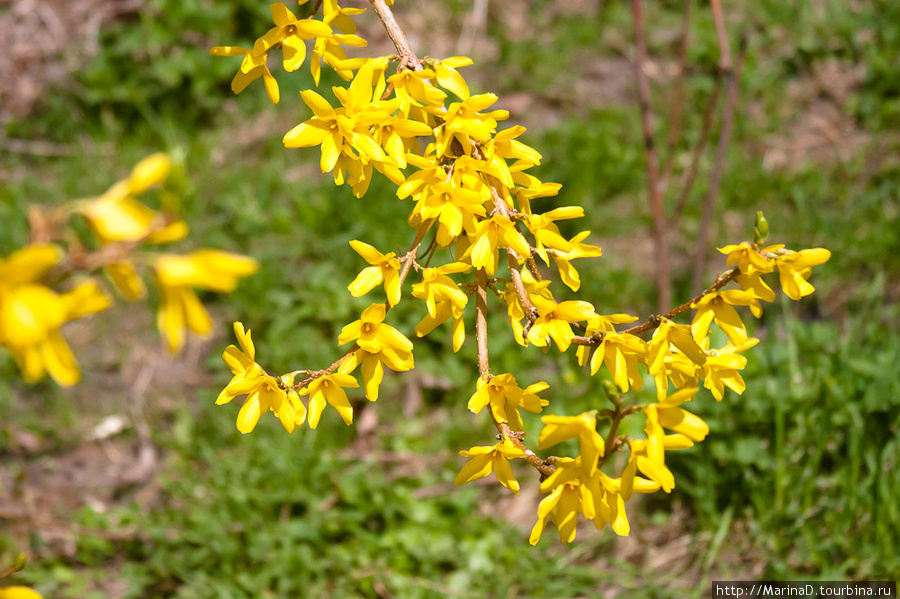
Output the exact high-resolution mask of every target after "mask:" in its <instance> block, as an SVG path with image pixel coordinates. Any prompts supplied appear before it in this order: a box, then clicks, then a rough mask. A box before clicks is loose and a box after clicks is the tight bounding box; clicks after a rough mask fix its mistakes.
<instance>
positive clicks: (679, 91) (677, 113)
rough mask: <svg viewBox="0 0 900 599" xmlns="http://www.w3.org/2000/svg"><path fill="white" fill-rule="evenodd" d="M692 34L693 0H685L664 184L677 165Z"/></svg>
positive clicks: (663, 176) (665, 184)
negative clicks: (676, 153)
mask: <svg viewBox="0 0 900 599" xmlns="http://www.w3.org/2000/svg"><path fill="white" fill-rule="evenodd" d="M690 34H691V0H684V15H682V17H681V44H680V45H679V51H678V78H677V79H676V80H675V97H674V99H673V101H672V115H671V116H670V118H669V141H668V147H667V148H666V166H665V168H663V174H662V185H663V188H665V187H666V186H668V184H669V179H670V177H671V176H672V169H673V167H674V165H675V147H676V146H677V145H678V139H679V138H680V137H681V115H682V114H684V79H685V75H686V73H687V54H688V44H689V42H690Z"/></svg>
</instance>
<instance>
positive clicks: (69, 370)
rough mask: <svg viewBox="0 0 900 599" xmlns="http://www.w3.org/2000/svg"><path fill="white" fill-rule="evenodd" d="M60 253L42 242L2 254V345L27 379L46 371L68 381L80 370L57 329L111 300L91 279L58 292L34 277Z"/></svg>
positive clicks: (74, 379) (63, 382) (75, 379)
mask: <svg viewBox="0 0 900 599" xmlns="http://www.w3.org/2000/svg"><path fill="white" fill-rule="evenodd" d="M60 257H61V253H60V251H59V250H58V249H57V248H55V247H53V246H50V245H40V246H29V247H26V248H23V249H21V250H19V251H17V252H14V253H13V254H12V255H10V256H9V257H8V258H6V259H5V260H0V345H2V346H3V347H5V348H7V349H8V350H9V351H10V353H12V355H13V358H15V360H16V363H17V364H18V366H19V370H21V371H22V376H23V377H24V378H25V380H26V381H28V382H34V381H37V380H39V379H40V378H41V377H43V376H44V373H45V372H47V373H49V374H50V376H51V377H53V380H55V381H56V382H57V383H59V384H60V385H62V386H64V387H68V386H70V385H74V384H75V383H76V382H78V379H79V378H80V376H81V374H80V372H79V370H78V363H77V362H76V361H75V356H74V355H73V354H72V350H71V349H69V346H68V344H67V343H66V341H65V339H63V337H62V334H61V333H60V330H59V329H60V327H62V325H63V324H65V323H66V322H68V321H70V320H75V319H76V318H80V317H81V316H85V315H88V314H93V313H96V312H101V311H103V310H105V309H106V308H108V307H109V305H110V300H109V297H108V296H107V295H106V294H105V293H103V292H102V291H101V290H100V288H99V287H98V286H97V284H96V283H94V282H92V281H86V282H83V283H81V284H80V285H78V286H77V287H76V288H74V289H72V290H71V291H67V292H65V293H62V294H59V293H56V292H55V291H53V290H52V289H50V288H49V287H45V286H44V285H41V284H39V283H37V280H38V279H40V278H41V276H43V275H44V274H45V273H46V272H47V271H48V270H49V269H50V268H51V267H53V266H54V265H55V264H56V263H57V262H58V261H59V259H60Z"/></svg>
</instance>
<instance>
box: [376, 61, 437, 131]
mask: <svg viewBox="0 0 900 599" xmlns="http://www.w3.org/2000/svg"><path fill="white" fill-rule="evenodd" d="M434 77H435V74H434V71H432V70H430V69H422V70H421V71H410V70H404V71H400V72H399V73H397V74H395V75H392V76H391V77H389V78H388V83H390V84H392V85H393V86H394V93H395V94H396V96H397V99H398V100H400V110H401V112H403V114H406V115H410V113H411V112H412V113H413V114H414V115H415V116H424V114H425V113H424V112H422V113H421V114H415V111H414V110H413V108H414V107H416V108H420V107H422V106H429V107H435V106H443V105H444V99H445V98H446V97H447V94H445V93H444V92H442V91H441V90H439V89H438V88H436V87H435V86H433V85H432V84H431V82H430V80H432V79H434ZM416 120H422V121H423V122H424V119H418V118H416Z"/></svg>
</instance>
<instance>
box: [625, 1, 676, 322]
mask: <svg viewBox="0 0 900 599" xmlns="http://www.w3.org/2000/svg"><path fill="white" fill-rule="evenodd" d="M631 6H632V10H633V14H634V45H635V57H634V72H635V76H636V77H637V83H638V102H639V104H640V109H641V128H642V129H643V133H644V149H645V152H644V153H645V154H646V156H647V185H648V187H649V193H650V210H651V213H652V214H653V244H654V249H655V253H656V289H657V292H658V295H659V309H660V311H661V310H663V309H664V308H665V306H668V305H669V298H670V288H669V287H670V283H669V257H668V251H667V248H666V224H665V216H664V215H663V207H662V194H661V193H660V190H659V159H658V158H657V154H656V146H655V145H654V143H653V123H652V122H651V116H650V86H649V84H648V82H647V75H646V73H644V62H645V61H646V59H647V44H646V40H645V37H644V16H643V8H642V5H641V0H632V2H631Z"/></svg>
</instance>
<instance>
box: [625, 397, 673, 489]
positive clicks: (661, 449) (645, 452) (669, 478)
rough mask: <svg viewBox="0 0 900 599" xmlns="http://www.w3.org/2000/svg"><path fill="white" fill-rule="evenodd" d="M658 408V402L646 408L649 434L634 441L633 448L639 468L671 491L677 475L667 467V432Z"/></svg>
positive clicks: (645, 413)
mask: <svg viewBox="0 0 900 599" xmlns="http://www.w3.org/2000/svg"><path fill="white" fill-rule="evenodd" d="M657 410H658V406H657V405H656V404H651V405H649V406H647V407H646V408H644V416H645V417H646V418H647V424H646V426H644V432H645V433H646V434H647V439H646V440H644V441H640V440H637V441H633V442H632V446H631V450H632V456H633V457H634V459H635V465H636V466H637V468H638V470H640V471H641V472H643V473H644V474H645V475H646V476H647V478H649V479H650V480H652V481H654V482H656V483H658V484H659V486H660V487H661V488H662V490H663V491H665V492H666V493H670V492H671V491H672V489H674V488H675V477H674V476H673V475H672V471H671V470H669V469H668V467H666V462H665V440H666V433H665V431H663V428H662V426H660V423H659V412H658V411H657Z"/></svg>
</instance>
